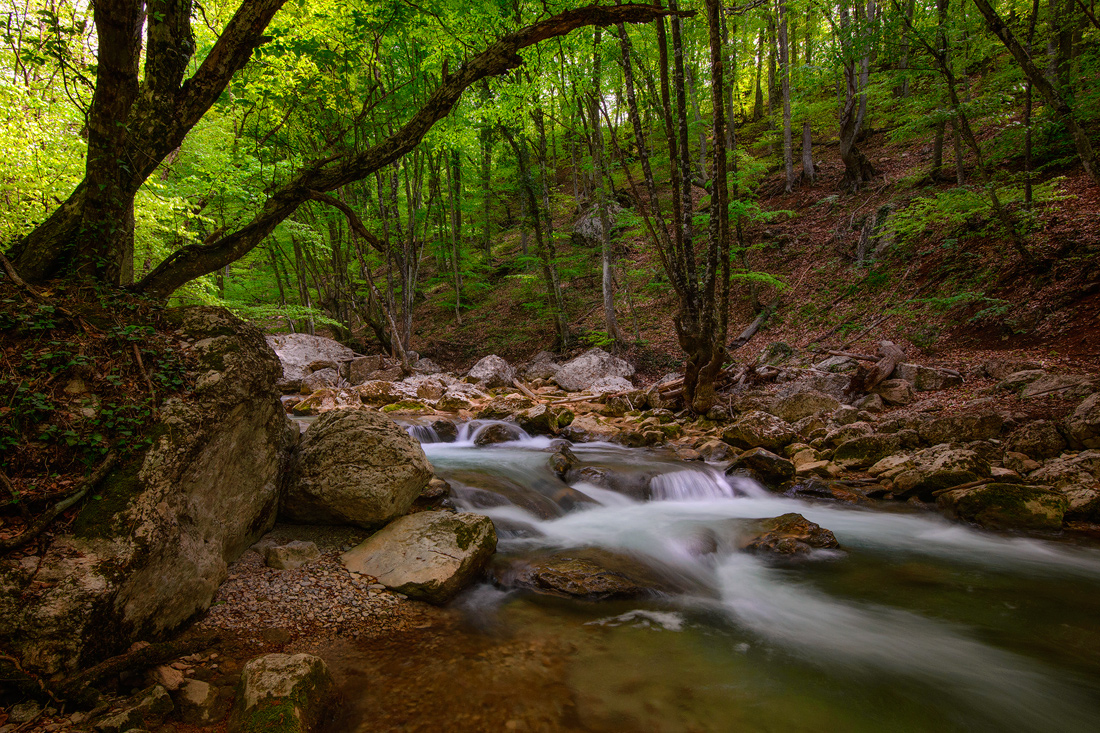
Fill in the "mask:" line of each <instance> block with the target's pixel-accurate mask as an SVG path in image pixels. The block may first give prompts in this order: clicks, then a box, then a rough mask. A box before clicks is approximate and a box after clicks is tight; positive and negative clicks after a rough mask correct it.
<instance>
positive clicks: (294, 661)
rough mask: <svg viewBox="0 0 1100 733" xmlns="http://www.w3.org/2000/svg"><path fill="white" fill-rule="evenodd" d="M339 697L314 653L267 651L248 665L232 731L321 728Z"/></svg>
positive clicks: (288, 732)
mask: <svg viewBox="0 0 1100 733" xmlns="http://www.w3.org/2000/svg"><path fill="white" fill-rule="evenodd" d="M336 699H337V692H336V684H335V683H334V682H333V679H332V675H331V674H330V673H329V671H328V667H327V666H326V665H325V663H324V661H322V660H321V659H320V658H318V657H315V656H312V655H310V654H294V655H290V654H267V655H264V656H262V657H257V658H256V659H253V660H251V661H249V662H248V664H246V665H245V667H244V670H243V671H242V673H241V681H240V684H239V685H238V688H237V701H236V704H235V705H234V708H233V713H232V714H231V715H230V717H229V726H228V730H229V733H308V732H309V731H316V730H320V729H321V727H322V724H323V723H324V722H325V720H326V718H328V717H331V714H332V712H333V709H334V705H333V702H335V701H336Z"/></svg>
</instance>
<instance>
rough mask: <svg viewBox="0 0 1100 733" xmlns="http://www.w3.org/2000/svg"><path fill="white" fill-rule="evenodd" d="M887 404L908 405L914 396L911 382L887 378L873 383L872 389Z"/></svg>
mask: <svg viewBox="0 0 1100 733" xmlns="http://www.w3.org/2000/svg"><path fill="white" fill-rule="evenodd" d="M873 392H874V394H877V395H878V396H879V397H881V398H882V399H883V401H885V402H886V404H888V405H910V404H912V403H913V400H914V399H916V397H915V396H914V395H913V384H912V383H911V382H909V381H907V380H905V379H887V380H884V381H882V382H879V383H878V384H877V385H875V388H874V390H873Z"/></svg>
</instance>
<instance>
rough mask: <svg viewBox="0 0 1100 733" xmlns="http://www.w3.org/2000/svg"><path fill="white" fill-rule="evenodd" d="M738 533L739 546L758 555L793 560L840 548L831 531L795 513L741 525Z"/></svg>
mask: <svg viewBox="0 0 1100 733" xmlns="http://www.w3.org/2000/svg"><path fill="white" fill-rule="evenodd" d="M736 531H737V546H738V547H739V548H740V549H742V550H745V551H746V552H752V553H756V554H768V555H778V556H781V557H792V556H799V555H808V554H810V553H811V552H813V551H814V550H823V549H837V548H839V547H840V543H839V542H837V540H836V536H835V535H833V533H832V532H830V531H829V530H827V529H825V528H824V527H822V526H821V525H819V524H816V523H814V522H811V521H810V520H808V519H806V518H805V517H803V516H802V515H801V514H795V513H793V512H792V513H790V514H784V515H782V516H778V517H773V518H770V519H758V520H755V521H752V522H749V523H746V524H744V525H741V526H739V527H738V528H737V530H736Z"/></svg>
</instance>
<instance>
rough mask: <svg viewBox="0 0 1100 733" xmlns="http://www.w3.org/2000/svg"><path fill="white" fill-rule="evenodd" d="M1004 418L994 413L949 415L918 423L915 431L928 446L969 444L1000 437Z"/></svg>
mask: <svg viewBox="0 0 1100 733" xmlns="http://www.w3.org/2000/svg"><path fill="white" fill-rule="evenodd" d="M1003 426H1004V418H1003V417H1001V416H1000V415H998V414H997V413H995V412H985V413H973V414H967V415H951V416H948V417H940V418H936V419H935V420H931V421H929V422H924V423H920V424H919V425H918V426H917V430H918V432H919V433H920V438H921V440H922V441H924V442H925V443H927V444H928V445H939V444H940V443H969V442H970V441H973V440H990V439H993V438H998V437H1000V435H1001V428H1002V427H1003Z"/></svg>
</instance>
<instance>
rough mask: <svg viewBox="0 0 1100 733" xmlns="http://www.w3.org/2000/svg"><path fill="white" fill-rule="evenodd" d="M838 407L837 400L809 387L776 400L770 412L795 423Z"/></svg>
mask: <svg viewBox="0 0 1100 733" xmlns="http://www.w3.org/2000/svg"><path fill="white" fill-rule="evenodd" d="M838 407H840V402H839V401H838V400H836V399H835V398H833V397H830V396H829V395H827V394H822V393H821V392H817V391H815V390H812V389H811V390H806V391H805V392H797V393H795V394H793V395H791V396H790V397H785V398H783V399H780V400H778V401H777V402H776V403H775V407H774V409H772V413H773V414H775V415H776V416H778V417H780V418H782V419H783V420H786V421H787V422H789V423H795V422H798V421H799V420H801V419H802V418H804V417H808V416H810V415H816V414H818V413H820V412H832V411H833V410H835V409H836V408H838Z"/></svg>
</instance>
